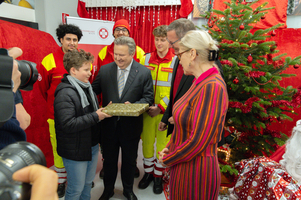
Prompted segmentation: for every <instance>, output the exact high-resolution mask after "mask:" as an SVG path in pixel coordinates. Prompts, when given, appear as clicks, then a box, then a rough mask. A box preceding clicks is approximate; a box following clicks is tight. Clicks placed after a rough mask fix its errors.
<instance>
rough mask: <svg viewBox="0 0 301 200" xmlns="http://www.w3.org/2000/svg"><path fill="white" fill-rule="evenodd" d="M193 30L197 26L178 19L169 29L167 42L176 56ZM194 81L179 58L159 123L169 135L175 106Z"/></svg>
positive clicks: (188, 21)
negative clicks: (181, 44) (183, 38)
mask: <svg viewBox="0 0 301 200" xmlns="http://www.w3.org/2000/svg"><path fill="white" fill-rule="evenodd" d="M191 30H195V25H194V24H193V23H192V22H191V21H190V20H188V19H177V20H175V21H173V22H172V23H171V24H170V25H169V26H168V27H167V40H168V42H169V44H170V47H172V48H173V49H174V50H175V54H176V55H177V54H178V53H179V48H180V47H179V42H180V40H181V38H182V37H184V35H185V34H186V33H187V32H188V31H191ZM193 79H194V76H186V75H185V74H184V71H183V67H182V65H181V64H180V63H179V59H178V58H177V60H176V62H175V67H174V70H173V74H172V79H171V88H170V101H169V104H168V106H167V108H166V110H165V112H164V115H163V117H162V120H161V122H160V123H159V130H160V131H164V130H166V128H167V135H170V134H171V133H172V131H173V128H174V125H173V124H171V123H170V122H169V120H172V118H171V117H172V108H173V105H174V103H175V102H176V101H177V100H178V99H180V98H181V97H182V96H183V95H184V94H185V93H186V92H187V90H188V89H189V88H190V86H191V84H192V81H193ZM167 125H168V126H167Z"/></svg>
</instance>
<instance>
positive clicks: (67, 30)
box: [56, 24, 83, 42]
mask: <svg viewBox="0 0 301 200" xmlns="http://www.w3.org/2000/svg"><path fill="white" fill-rule="evenodd" d="M66 34H74V35H76V36H77V39H78V41H80V39H81V37H82V36H83V33H82V31H81V30H80V28H79V27H78V26H75V25H73V24H60V25H59V27H58V28H57V29H56V36H57V39H58V40H59V42H61V38H64V36H65V35H66Z"/></svg>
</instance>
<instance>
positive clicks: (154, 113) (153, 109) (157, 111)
mask: <svg viewBox="0 0 301 200" xmlns="http://www.w3.org/2000/svg"><path fill="white" fill-rule="evenodd" d="M160 112H161V109H160V108H159V107H158V106H150V107H149V109H148V111H147V114H148V115H149V116H151V117H156V116H157V115H159V114H160Z"/></svg>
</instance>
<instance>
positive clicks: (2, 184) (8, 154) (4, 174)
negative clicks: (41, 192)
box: [0, 142, 46, 200]
mask: <svg viewBox="0 0 301 200" xmlns="http://www.w3.org/2000/svg"><path fill="white" fill-rule="evenodd" d="M33 164H40V165H43V166H46V159H45V156H44V154H43V152H42V151H41V150H40V149H39V148H38V147H37V146H36V145H34V144H32V143H29V142H16V143H13V144H10V145H8V146H6V147H5V148H3V149H2V150H0V199H1V200H29V199H30V196H31V185H30V184H28V183H21V182H18V181H14V180H13V179H12V175H13V173H15V172H16V171H18V170H19V169H22V168H23V167H26V166H29V165H33Z"/></svg>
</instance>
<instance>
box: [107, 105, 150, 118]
mask: <svg viewBox="0 0 301 200" xmlns="http://www.w3.org/2000/svg"><path fill="white" fill-rule="evenodd" d="M148 108H149V105H148V104H147V103H133V104H124V103H112V104H111V105H108V106H106V107H105V109H104V110H103V111H102V112H104V113H107V114H109V115H112V116H129V117H138V116H139V115H141V114H142V113H144V112H145V111H147V110H148Z"/></svg>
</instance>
